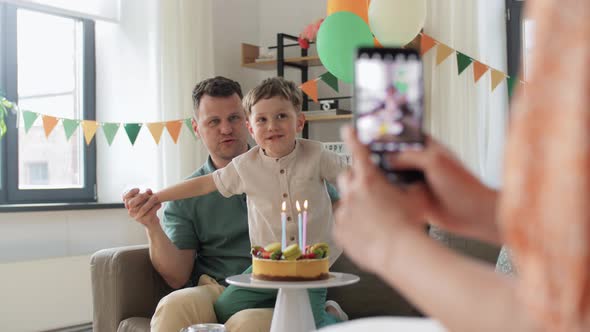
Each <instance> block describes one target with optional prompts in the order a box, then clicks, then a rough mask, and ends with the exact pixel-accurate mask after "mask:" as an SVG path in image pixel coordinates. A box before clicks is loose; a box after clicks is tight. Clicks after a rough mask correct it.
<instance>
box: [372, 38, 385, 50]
mask: <svg viewBox="0 0 590 332" xmlns="http://www.w3.org/2000/svg"><path fill="white" fill-rule="evenodd" d="M373 44H374V45H375V47H376V48H383V45H381V43H380V42H379V40H377V37H373Z"/></svg>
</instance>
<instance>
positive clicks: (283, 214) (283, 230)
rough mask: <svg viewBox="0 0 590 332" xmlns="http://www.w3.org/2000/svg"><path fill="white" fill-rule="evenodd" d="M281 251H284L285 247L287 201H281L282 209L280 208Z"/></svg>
mask: <svg viewBox="0 0 590 332" xmlns="http://www.w3.org/2000/svg"><path fill="white" fill-rule="evenodd" d="M281 210H282V211H281V251H284V250H285V248H287V213H286V212H285V210H287V203H286V202H285V201H283V205H282V209H281Z"/></svg>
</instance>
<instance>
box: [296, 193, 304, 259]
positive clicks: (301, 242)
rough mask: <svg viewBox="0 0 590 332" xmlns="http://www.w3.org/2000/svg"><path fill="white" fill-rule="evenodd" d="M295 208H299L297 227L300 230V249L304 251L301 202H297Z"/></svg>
mask: <svg viewBox="0 0 590 332" xmlns="http://www.w3.org/2000/svg"><path fill="white" fill-rule="evenodd" d="M295 206H296V207H297V226H298V230H299V248H301V250H303V221H302V220H301V206H300V205H299V201H295Z"/></svg>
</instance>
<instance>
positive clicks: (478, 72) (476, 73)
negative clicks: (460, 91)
mask: <svg viewBox="0 0 590 332" xmlns="http://www.w3.org/2000/svg"><path fill="white" fill-rule="evenodd" d="M488 69H489V67H488V66H486V65H484V64H483V63H481V62H479V61H473V81H474V83H477V82H478V81H479V79H480V78H481V77H482V76H483V75H484V74H485V73H486V72H487V71H488Z"/></svg>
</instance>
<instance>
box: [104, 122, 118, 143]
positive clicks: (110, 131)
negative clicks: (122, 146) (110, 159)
mask: <svg viewBox="0 0 590 332" xmlns="http://www.w3.org/2000/svg"><path fill="white" fill-rule="evenodd" d="M119 126H121V124H119V123H112V122H106V123H103V124H102V132H103V133H104V136H105V137H106V138H107V143H109V146H111V144H113V140H114V139H115V135H116V134H117V131H119Z"/></svg>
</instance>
